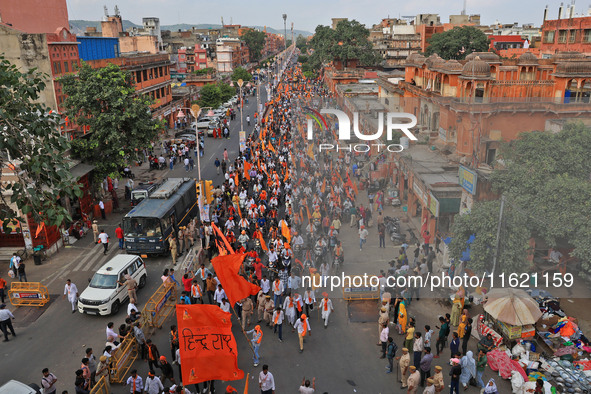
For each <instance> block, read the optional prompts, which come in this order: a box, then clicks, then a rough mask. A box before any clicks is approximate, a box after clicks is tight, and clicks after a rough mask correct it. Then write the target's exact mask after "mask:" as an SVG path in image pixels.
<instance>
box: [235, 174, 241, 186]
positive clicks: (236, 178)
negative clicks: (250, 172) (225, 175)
mask: <svg viewBox="0 0 591 394" xmlns="http://www.w3.org/2000/svg"><path fill="white" fill-rule="evenodd" d="M234 185H236V187H238V185H240V182H239V181H238V173H236V174H234Z"/></svg>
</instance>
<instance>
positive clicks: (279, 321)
mask: <svg viewBox="0 0 591 394" xmlns="http://www.w3.org/2000/svg"><path fill="white" fill-rule="evenodd" d="M284 316H285V315H284V314H283V311H282V310H281V307H280V306H278V307H277V308H275V312H273V334H274V333H276V332H278V336H279V342H283V318H284Z"/></svg>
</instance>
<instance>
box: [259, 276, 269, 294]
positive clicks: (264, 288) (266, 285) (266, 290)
mask: <svg viewBox="0 0 591 394" xmlns="http://www.w3.org/2000/svg"><path fill="white" fill-rule="evenodd" d="M261 290H262V291H263V294H269V291H270V290H271V282H270V281H269V279H267V275H263V279H261Z"/></svg>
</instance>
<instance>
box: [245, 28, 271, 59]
mask: <svg viewBox="0 0 591 394" xmlns="http://www.w3.org/2000/svg"><path fill="white" fill-rule="evenodd" d="M240 38H241V39H242V40H243V41H244V42H245V43H246V46H247V47H248V51H249V53H250V60H251V61H253V62H258V61H259V60H260V58H261V56H262V51H263V48H264V47H265V39H266V34H265V32H262V31H258V30H247V31H246V32H245V33H244V34H242V35H241V36H240Z"/></svg>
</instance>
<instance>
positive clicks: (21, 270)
mask: <svg viewBox="0 0 591 394" xmlns="http://www.w3.org/2000/svg"><path fill="white" fill-rule="evenodd" d="M16 271H17V272H18V280H19V281H20V282H26V281H27V274H26V273H25V263H23V262H22V261H21V263H20V264H19V265H18V269H17V270H16Z"/></svg>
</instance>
